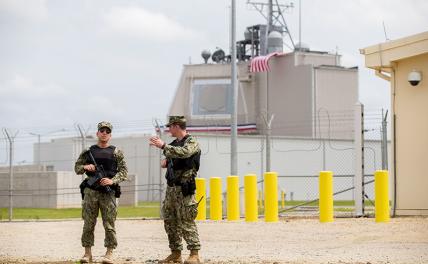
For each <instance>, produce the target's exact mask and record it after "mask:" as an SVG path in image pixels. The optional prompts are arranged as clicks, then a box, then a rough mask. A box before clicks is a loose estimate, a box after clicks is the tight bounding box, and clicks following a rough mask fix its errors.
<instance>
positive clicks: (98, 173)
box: [87, 150, 113, 193]
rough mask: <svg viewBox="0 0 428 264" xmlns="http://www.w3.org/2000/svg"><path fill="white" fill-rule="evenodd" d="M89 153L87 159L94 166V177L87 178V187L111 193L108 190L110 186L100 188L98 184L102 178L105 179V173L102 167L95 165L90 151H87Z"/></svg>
mask: <svg viewBox="0 0 428 264" xmlns="http://www.w3.org/2000/svg"><path fill="white" fill-rule="evenodd" d="M88 153H89V157H90V158H91V160H92V162H93V163H94V165H95V175H94V176H90V177H89V178H88V182H87V184H88V186H89V187H93V188H96V189H104V190H103V191H104V192H107V193H110V192H113V190H112V189H111V188H110V186H108V185H106V186H102V185H101V184H100V181H101V179H102V178H106V173H105V171H104V168H103V165H99V166H98V164H97V162H96V161H95V159H94V156H93V155H92V152H91V150H89V151H88Z"/></svg>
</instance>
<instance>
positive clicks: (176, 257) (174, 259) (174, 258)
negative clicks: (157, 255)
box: [158, 250, 183, 264]
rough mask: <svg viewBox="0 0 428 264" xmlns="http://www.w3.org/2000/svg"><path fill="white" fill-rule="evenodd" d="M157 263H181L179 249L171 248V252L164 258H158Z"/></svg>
mask: <svg viewBox="0 0 428 264" xmlns="http://www.w3.org/2000/svg"><path fill="white" fill-rule="evenodd" d="M158 263H180V264H181V263H183V259H182V258H181V251H180V250H172V251H171V254H170V255H169V256H168V257H166V259H163V260H159V262H158Z"/></svg>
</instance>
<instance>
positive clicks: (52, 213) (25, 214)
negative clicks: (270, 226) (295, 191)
mask: <svg viewBox="0 0 428 264" xmlns="http://www.w3.org/2000/svg"><path fill="white" fill-rule="evenodd" d="M304 202H306V201H286V202H285V206H286V207H290V206H295V205H299V204H302V203H304ZM278 205H279V207H278V208H279V210H281V202H279V203H278ZM365 205H366V206H372V204H371V203H370V202H369V201H366V202H365ZM305 206H318V202H317V201H316V202H313V203H310V204H306V205H305ZM334 206H349V207H350V208H335V209H334V210H335V211H352V210H353V208H352V207H353V206H354V201H334ZM263 213H264V208H259V214H263ZM81 216H82V209H81V208H67V209H51V208H14V209H13V219H20V220H26V219H28V220H32V219H35V220H37V219H67V218H81ZM209 216H210V208H209V203H208V204H207V219H209ZM8 217H9V215H8V208H0V221H1V220H3V221H4V220H7V219H8ZM117 217H118V218H134V217H136V218H144V217H149V218H150V217H155V218H158V217H160V215H159V202H139V203H138V206H119V209H118V216H117Z"/></svg>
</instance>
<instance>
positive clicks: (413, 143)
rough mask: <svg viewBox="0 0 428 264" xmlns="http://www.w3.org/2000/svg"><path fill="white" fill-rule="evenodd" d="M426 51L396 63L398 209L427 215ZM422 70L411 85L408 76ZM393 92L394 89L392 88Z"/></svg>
mask: <svg viewBox="0 0 428 264" xmlns="http://www.w3.org/2000/svg"><path fill="white" fill-rule="evenodd" d="M427 62H428V53H425V54H422V55H419V56H414V57H410V58H406V59H404V60H400V61H398V62H397V63H396V65H395V69H396V70H395V103H394V112H395V115H396V119H395V128H396V129H395V138H396V141H395V143H396V160H397V163H396V179H397V213H398V214H401V215H407V214H418V215H428V162H427V161H428V118H427V114H428V63H427ZM412 70H418V71H421V72H422V81H421V82H420V83H419V85H418V86H411V85H410V84H409V82H408V81H407V76H408V74H409V73H410V72H411V71H412ZM393 93H394V91H393Z"/></svg>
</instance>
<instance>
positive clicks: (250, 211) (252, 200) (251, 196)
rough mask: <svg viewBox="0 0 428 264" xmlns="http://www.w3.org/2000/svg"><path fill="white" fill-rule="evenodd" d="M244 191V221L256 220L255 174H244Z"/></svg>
mask: <svg viewBox="0 0 428 264" xmlns="http://www.w3.org/2000/svg"><path fill="white" fill-rule="evenodd" d="M244 192H245V221H247V222H257V220H258V218H259V212H258V208H257V175H255V174H248V175H245V176H244Z"/></svg>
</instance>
